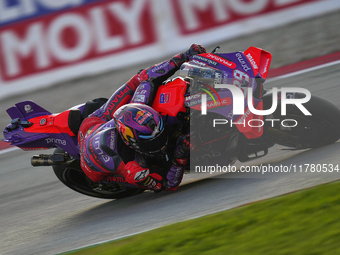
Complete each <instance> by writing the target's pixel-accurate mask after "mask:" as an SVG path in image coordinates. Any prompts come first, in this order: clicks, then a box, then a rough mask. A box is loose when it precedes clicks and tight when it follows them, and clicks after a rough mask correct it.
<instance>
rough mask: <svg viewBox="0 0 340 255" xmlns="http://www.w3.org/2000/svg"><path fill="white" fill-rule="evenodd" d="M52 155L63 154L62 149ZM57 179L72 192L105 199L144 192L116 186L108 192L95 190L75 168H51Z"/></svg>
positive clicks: (94, 186)
mask: <svg viewBox="0 0 340 255" xmlns="http://www.w3.org/2000/svg"><path fill="white" fill-rule="evenodd" d="M54 153H65V152H64V151H63V150H62V149H56V150H55V151H54ZM52 167H53V171H54V173H55V175H56V176H57V178H58V179H59V180H60V181H61V182H62V183H63V184H65V185H66V186H67V187H69V188H70V189H72V190H75V191H77V192H79V193H81V194H84V195H87V196H91V197H96V198H106V199H119V198H124V197H129V196H133V195H137V194H140V193H142V192H144V190H143V189H139V188H132V187H128V186H124V185H118V184H117V185H116V186H115V187H114V188H112V187H110V189H108V190H98V189H95V188H96V186H98V185H96V183H94V182H92V181H91V180H90V179H89V178H88V177H87V176H86V175H85V174H84V172H83V171H82V170H81V168H80V166H79V169H78V168H77V169H76V168H70V167H65V166H52Z"/></svg>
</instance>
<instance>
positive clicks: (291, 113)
mask: <svg viewBox="0 0 340 255" xmlns="http://www.w3.org/2000/svg"><path fill="white" fill-rule="evenodd" d="M294 96H295V98H304V97H305V95H304V94H299V93H295V94H294ZM271 101H272V96H271V95H265V96H264V97H263V102H264V109H269V108H270V106H271ZM278 103H279V104H278V107H277V109H276V111H275V112H274V113H273V119H279V120H280V121H275V124H274V126H273V127H272V126H271V125H270V126H269V127H268V128H267V129H266V132H265V135H266V136H267V137H269V138H270V139H271V140H273V141H274V142H275V143H277V144H280V145H283V146H288V147H292V148H295V149H307V148H317V147H321V146H325V145H329V144H332V143H334V142H336V141H337V140H338V139H339V138H340V109H339V108H338V107H337V106H335V105H333V104H332V103H330V102H328V101H326V100H324V99H322V98H319V97H315V96H312V97H311V99H310V100H309V101H308V102H307V103H305V104H303V105H304V106H305V107H306V109H307V110H308V111H309V112H310V113H311V114H312V115H311V116H305V115H304V114H303V113H302V112H301V110H300V109H298V108H297V107H296V106H295V105H288V106H287V114H286V115H285V116H282V115H281V104H280V102H278ZM289 119H292V120H295V121H296V122H297V125H296V126H295V127H285V126H294V125H295V122H293V121H288V120H289ZM282 120H287V121H285V122H284V123H285V124H284V126H283V125H282V123H281V122H282Z"/></svg>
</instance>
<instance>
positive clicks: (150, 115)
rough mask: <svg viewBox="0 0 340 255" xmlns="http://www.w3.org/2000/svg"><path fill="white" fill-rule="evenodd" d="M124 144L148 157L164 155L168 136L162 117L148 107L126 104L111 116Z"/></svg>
mask: <svg viewBox="0 0 340 255" xmlns="http://www.w3.org/2000/svg"><path fill="white" fill-rule="evenodd" d="M113 119H114V121H115V124H116V128H117V130H118V132H119V134H120V136H121V137H122V139H123V141H124V143H125V144H126V145H128V146H130V147H131V148H132V149H134V150H136V151H138V152H140V153H142V154H145V155H149V156H153V155H156V154H160V153H165V149H166V145H167V143H168V135H167V132H166V130H165V125H164V123H163V119H162V117H161V116H160V115H159V114H158V113H157V111H155V110H154V109H153V108H151V107H150V106H148V105H145V104H136V103H132V104H126V105H123V106H121V107H120V108H118V110H117V111H116V112H115V113H114V114H113Z"/></svg>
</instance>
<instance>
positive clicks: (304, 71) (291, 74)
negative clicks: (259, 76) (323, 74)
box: [266, 60, 340, 83]
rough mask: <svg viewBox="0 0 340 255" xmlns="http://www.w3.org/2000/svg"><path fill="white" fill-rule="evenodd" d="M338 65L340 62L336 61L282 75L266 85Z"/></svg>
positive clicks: (271, 79) (269, 80)
mask: <svg viewBox="0 0 340 255" xmlns="http://www.w3.org/2000/svg"><path fill="white" fill-rule="evenodd" d="M338 64H340V60H336V61H333V62H329V63H326V64H321V65H318V66H313V67H309V68H307V69H302V70H300V71H295V72H292V73H287V74H283V75H280V76H277V77H274V78H269V79H268V80H267V81H266V83H269V82H273V81H277V80H281V79H285V78H290V77H293V76H297V75H300V74H304V73H308V72H312V71H315V70H319V69H322V68H325V67H329V66H334V65H338Z"/></svg>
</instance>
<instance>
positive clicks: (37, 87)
mask: <svg viewBox="0 0 340 255" xmlns="http://www.w3.org/2000/svg"><path fill="white" fill-rule="evenodd" d="M339 8H340V2H339V1H337V0H323V1H320V0H229V1H227V0H160V1H159V0H124V1H123V0H64V1H58V2H55V1H47V0H31V1H19V0H16V1H15V0H13V1H12V0H11V1H10V0H0V105H1V109H2V111H1V113H0V120H1V123H0V124H1V126H4V125H5V123H6V122H8V120H9V119H6V117H5V116H6V113H5V112H4V110H5V109H7V108H8V107H10V106H11V105H12V104H13V103H15V102H17V101H21V100H23V99H31V100H33V101H36V103H38V104H41V105H42V106H43V107H45V108H47V109H48V110H50V111H52V112H58V111H62V110H64V109H65V108H68V107H72V106H73V105H76V104H78V103H82V102H84V101H87V100H89V99H91V98H94V97H102V96H106V97H107V96H109V95H110V94H111V93H112V92H113V91H114V90H115V89H116V88H118V87H119V86H120V85H122V84H123V83H124V82H125V81H127V80H128V79H129V78H130V77H131V76H132V75H134V74H135V73H136V72H137V71H138V70H140V69H141V68H145V67H147V66H150V65H152V64H154V63H157V62H158V61H162V60H164V59H166V58H169V57H171V56H172V54H175V53H177V52H181V51H183V50H186V49H187V48H188V47H189V46H190V45H191V44H192V43H200V44H202V45H204V46H206V48H207V50H208V51H211V50H212V49H213V48H214V47H215V46H216V45H220V46H221V49H220V51H221V52H233V51H244V50H246V49H247V48H248V47H249V46H257V47H261V48H263V49H265V50H267V51H270V52H271V53H272V54H273V61H272V66H271V69H273V68H276V67H280V66H283V65H287V64H290V63H294V62H298V61H301V60H305V59H310V58H314V57H316V56H321V55H324V54H327V53H331V52H335V51H338V50H340V45H339V43H338V38H339V35H340V30H339V29H338V26H339V23H340V20H339V18H338V17H339V13H340V11H339ZM52 85H53V86H52ZM3 117H4V118H3ZM4 119H5V121H4Z"/></svg>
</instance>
